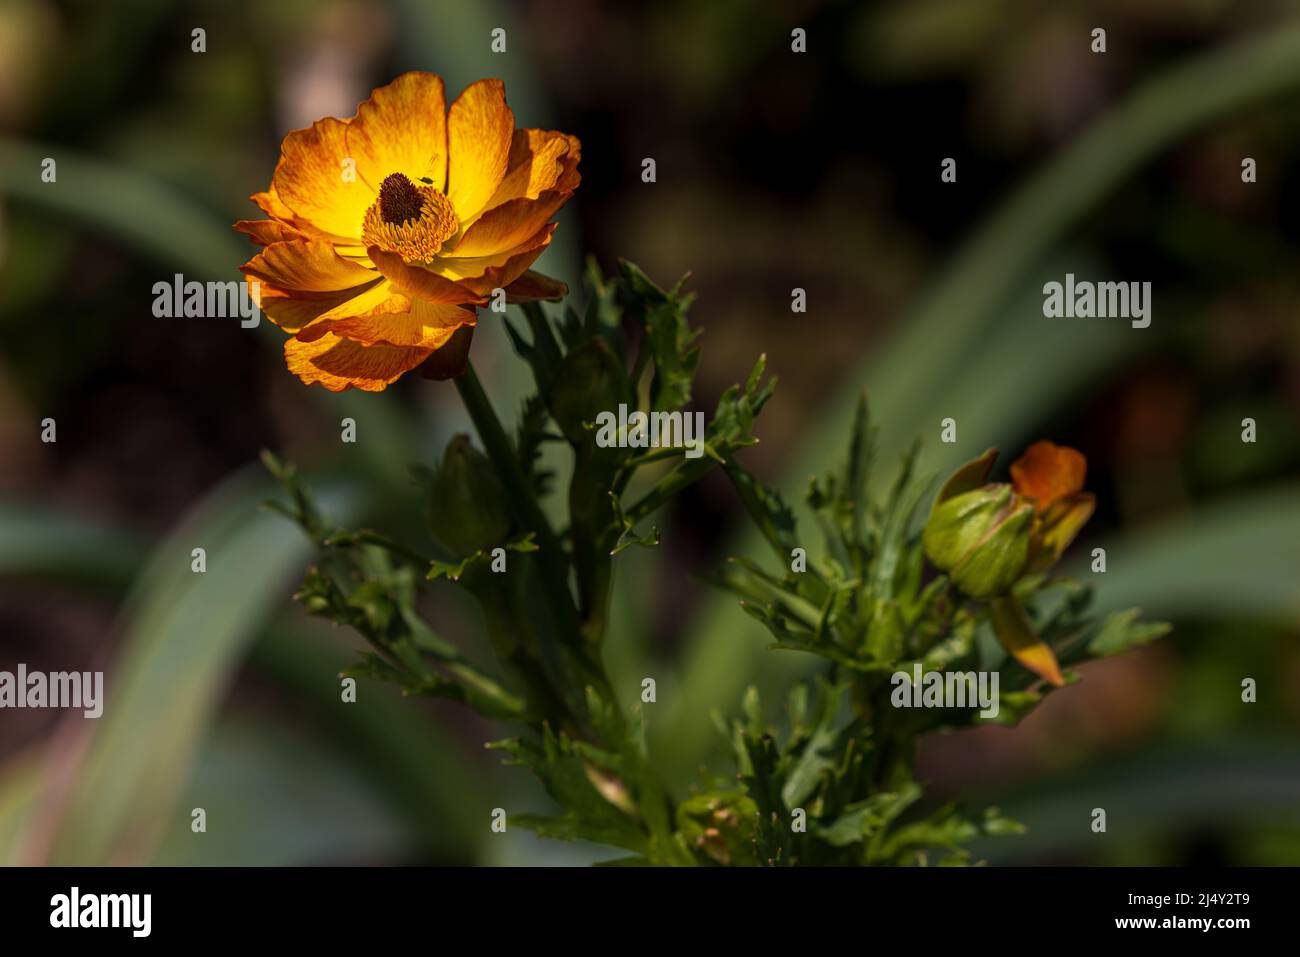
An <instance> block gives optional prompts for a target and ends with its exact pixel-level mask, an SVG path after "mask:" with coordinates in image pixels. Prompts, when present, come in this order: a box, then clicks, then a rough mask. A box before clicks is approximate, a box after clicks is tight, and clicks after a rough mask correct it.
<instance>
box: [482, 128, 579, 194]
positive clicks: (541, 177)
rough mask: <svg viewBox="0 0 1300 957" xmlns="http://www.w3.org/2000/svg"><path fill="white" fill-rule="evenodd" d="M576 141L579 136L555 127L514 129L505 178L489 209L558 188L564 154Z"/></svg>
mask: <svg viewBox="0 0 1300 957" xmlns="http://www.w3.org/2000/svg"><path fill="white" fill-rule="evenodd" d="M577 142H578V140H577V137H571V136H569V135H567V134H565V133H558V132H555V131H552V130H531V129H530V130H515V133H514V138H513V139H512V140H511V141H510V159H509V161H508V162H507V164H506V175H505V178H504V179H502V180H501V185H500V186H498V187H497V190H496V192H495V193H494V194H493V195H492V199H491V200H489V201H488V204H487V208H488V209H493V208H495V207H497V206H500V205H501V204H502V203H504V202H507V201H509V200H512V199H519V198H520V197H526V198H528V199H535V198H536V197H537V196H538V194H540V193H542V192H543V191H545V190H548V189H554V188H556V186H557V184H558V183H559V180H560V178H561V176H562V174H563V173H564V171H565V163H564V160H565V157H566V156H567V155H568V153H569V151H570V150H571V149H576V144H577ZM575 166H576V163H575ZM565 185H566V186H568V185H570V184H565ZM572 185H573V186H576V185H577V183H573V184H572Z"/></svg>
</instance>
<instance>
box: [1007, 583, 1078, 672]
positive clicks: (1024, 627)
mask: <svg viewBox="0 0 1300 957" xmlns="http://www.w3.org/2000/svg"><path fill="white" fill-rule="evenodd" d="M989 611H990V612H991V614H992V619H993V631H994V632H995V633H996V634H997V636H998V641H1000V642H1001V643H1002V647H1003V648H1005V649H1006V650H1007V651H1008V652H1009V653H1010V654H1011V656H1012V657H1013V658H1015V659H1016V661H1018V662H1020V663H1021V664H1022V665H1024V666H1025V667H1026V668H1028V669H1029V670H1030V671H1032V672H1033V673H1034V674H1036V675H1038V677H1040V678H1042V679H1044V680H1045V681H1048V682H1050V683H1051V684H1054V685H1056V686H1057V687H1058V688H1059V687H1060V686H1061V685H1063V684H1065V678H1064V676H1062V674H1061V666H1060V665H1058V664H1057V663H1056V655H1055V654H1053V652H1052V648H1051V646H1050V645H1048V644H1047V642H1045V641H1043V639H1041V638H1039V637H1038V635H1036V634H1035V633H1034V626H1033V624H1032V623H1031V622H1030V621H1029V616H1028V615H1026V614H1025V609H1024V608H1023V607H1022V606H1021V604H1020V602H1018V601H1016V599H1014V598H1012V597H1011V596H1010V595H1004V596H1003V597H1001V598H995V599H993V601H992V602H990V604H989Z"/></svg>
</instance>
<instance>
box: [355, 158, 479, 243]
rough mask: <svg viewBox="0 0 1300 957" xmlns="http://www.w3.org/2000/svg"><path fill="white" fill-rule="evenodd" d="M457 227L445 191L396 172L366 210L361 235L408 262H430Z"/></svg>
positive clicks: (368, 241) (454, 215)
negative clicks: (424, 184) (413, 181)
mask: <svg viewBox="0 0 1300 957" xmlns="http://www.w3.org/2000/svg"><path fill="white" fill-rule="evenodd" d="M458 229H459V223H458V222H457V220H456V210H455V208H453V206H452V205H451V200H449V199H448V198H447V197H446V195H445V194H443V193H442V192H441V191H440V190H437V189H434V188H433V187H432V186H417V185H416V184H414V183H412V182H411V181H410V180H409V179H407V178H406V177H405V176H403V175H402V174H401V173H393V174H391V175H390V176H388V177H386V178H385V179H384V182H383V183H382V184H381V186H380V188H379V199H377V200H376V201H375V202H374V204H373V205H372V206H371V207H370V208H369V209H368V210H366V216H365V219H364V221H363V222H362V226H361V238H362V241H363V242H364V243H365V244H366V245H367V246H378V247H379V248H380V249H382V250H384V251H385V252H390V253H396V254H397V255H399V256H401V257H402V259H404V260H406V261H407V262H414V261H419V262H426V263H427V262H430V261H432V260H433V258H434V257H435V256H436V255H438V250H440V249H441V248H442V244H443V243H445V242H446V241H447V240H448V239H450V238H451V237H452V236H454V235H455V234H456V231H457V230H458Z"/></svg>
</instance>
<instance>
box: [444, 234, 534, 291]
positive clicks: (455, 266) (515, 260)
mask: <svg viewBox="0 0 1300 957" xmlns="http://www.w3.org/2000/svg"><path fill="white" fill-rule="evenodd" d="M555 226H556V224H555V223H547V224H546V225H545V226H543V227H542V228H541V229H540V230H538V232H537V234H536V235H535V236H533V237H531V238H530V239H529V240H528V241H527V242H524V243H521V244H520V245H519V246H517V247H515V248H514V249H508V250H506V251H504V252H501V253H497V254H495V255H492V256H482V257H465V258H461V259H435V260H434V261H433V262H432V263H431V264H430V268H431V269H434V270H436V271H437V272H438V273H440V274H441V275H442V276H444V277H446V278H447V279H450V280H452V281H453V282H457V283H459V284H460V285H462V286H464V287H466V288H467V289H469V290H471V291H473V292H475V293H477V294H478V295H480V296H487V295H490V294H491V293H492V290H493V289H498V288H504V287H506V286H509V285H510V284H511V283H512V282H514V281H515V280H516V279H518V278H519V277H520V276H522V275H523V274H524V273H525V272H527V271H528V267H529V266H531V265H532V264H533V263H534V262H535V261H536V259H537V257H538V256H540V255H541V254H542V252H543V251H544V250H545V249H546V247H547V246H548V245H550V242H551V234H552V233H554V232H555Z"/></svg>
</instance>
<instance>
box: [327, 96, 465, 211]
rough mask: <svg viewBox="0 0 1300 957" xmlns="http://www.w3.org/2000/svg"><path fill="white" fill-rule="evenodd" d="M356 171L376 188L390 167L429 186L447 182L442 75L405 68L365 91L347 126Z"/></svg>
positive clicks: (445, 119) (445, 112) (388, 172)
mask: <svg viewBox="0 0 1300 957" xmlns="http://www.w3.org/2000/svg"><path fill="white" fill-rule="evenodd" d="M347 145H348V149H349V150H350V155H351V156H352V158H353V159H355V160H356V161H357V173H358V174H359V175H360V176H361V178H362V179H364V180H365V181H366V183H367V184H368V185H369V186H370V188H371V189H372V190H374V191H375V192H378V191H379V186H380V184H381V183H382V182H383V181H384V178H385V177H386V176H388V175H389V174H390V173H403V174H405V175H406V177H407V178H408V179H410V180H411V181H412V182H420V181H425V182H426V183H427V184H428V185H431V186H433V188H434V189H437V190H442V189H444V188H445V187H446V184H447V103H446V99H445V97H444V94H443V85H442V77H440V76H436V75H435V74H433V73H419V72H416V73H404V74H402V75H401V76H399V77H398V78H397V79H396V80H394V81H393V82H392V83H390V84H388V85H387V86H383V87H380V88H379V89H377V90H375V91H374V92H373V93H372V94H370V99H368V100H366V102H364V103H362V104H361V105H360V106H359V107H357V115H356V118H355V119H354V120H352V122H351V123H350V124H349V125H348V128H347Z"/></svg>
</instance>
